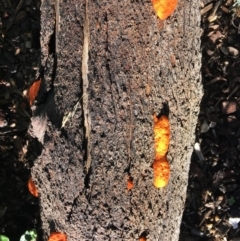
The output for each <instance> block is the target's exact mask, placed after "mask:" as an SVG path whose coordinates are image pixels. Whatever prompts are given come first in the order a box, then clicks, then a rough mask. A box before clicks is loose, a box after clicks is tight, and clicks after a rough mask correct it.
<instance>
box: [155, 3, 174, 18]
mask: <svg viewBox="0 0 240 241" xmlns="http://www.w3.org/2000/svg"><path fill="white" fill-rule="evenodd" d="M177 3H178V0H152V4H153V8H154V10H155V12H156V14H157V16H158V17H159V18H160V19H161V20H164V19H166V18H167V17H169V16H170V15H171V14H172V13H173V12H174V10H175V9H176V7H177Z"/></svg>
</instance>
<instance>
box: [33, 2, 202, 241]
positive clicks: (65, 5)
mask: <svg viewBox="0 0 240 241" xmlns="http://www.w3.org/2000/svg"><path fill="white" fill-rule="evenodd" d="M60 2H61V3H58V0H56V3H54V2H53V1H52V2H51V1H43V3H42V8H41V11H42V20H41V21H42V35H41V44H42V65H43V67H44V77H43V87H42V92H41V95H40V97H39V99H40V100H42V99H44V98H45V99H46V102H45V104H42V105H40V106H38V107H37V110H36V111H35V117H33V119H32V121H33V122H32V123H33V127H34V126H35V127H34V128H35V129H34V128H33V129H34V130H33V133H34V134H35V135H36V136H38V137H39V136H41V134H39V133H37V131H36V129H37V128H36V126H38V125H39V123H41V124H44V123H47V125H46V126H43V127H42V133H43V132H44V133H45V134H44V138H43V140H42V143H43V145H42V151H41V155H40V156H39V158H38V159H37V160H36V161H35V164H34V167H33V171H32V172H33V178H34V180H36V183H37V186H38V188H39V192H40V204H41V207H42V211H41V216H42V223H43V231H44V239H45V240H46V239H47V237H48V235H49V233H50V232H52V231H55V230H57V231H61V232H65V233H66V234H67V235H68V240H70V241H71V240H97V241H100V240H124V241H125V240H138V238H139V237H140V235H141V234H142V233H144V234H146V235H147V238H148V240H151V241H154V240H161V241H164V240H166V241H169V240H178V235H179V227H180V223H181V217H182V212H183V208H184V201H185V196H186V188H187V180H188V170H189V162H190V157H191V154H192V145H193V141H194V130H195V125H196V120H197V115H198V110H199V103H200V100H201V96H202V87H201V78H200V62H201V55H200V28H199V24H200V14H199V6H198V4H199V3H198V1H197V0H193V1H185V0H183V1H180V2H179V4H178V7H177V10H176V11H175V13H174V14H173V15H172V16H171V17H170V18H168V19H167V20H166V21H164V22H160V20H159V19H158V18H157V17H156V15H155V14H154V12H153V9H152V4H151V1H150V0H140V1H138V0H135V1H134V0H132V1H116V0H115V1H109V0H89V2H88V4H87V13H88V14H86V1H85V0H84V1H83V0H82V1H79V0H78V1H77V0H72V1H66V2H65V1H60ZM87 15H88V17H86V16H87ZM55 20H56V21H55ZM88 28H89V34H88ZM54 38H55V44H54ZM51 39H52V40H51ZM87 47H88V48H89V50H88V49H87ZM84 54H88V56H89V58H88V59H87V55H84ZM86 63H87V66H88V67H87V68H86V66H85V64H86ZM164 106H167V108H169V118H170V122H171V144H170V148H169V153H168V159H169V162H170V165H171V178H170V182H169V185H168V186H167V187H166V188H164V189H156V188H155V187H154V186H153V184H152V182H153V171H152V167H151V164H152V162H153V160H154V144H153V113H154V112H155V113H157V114H159V113H160V112H161V111H162V109H163V107H164ZM39 120H40V121H39ZM61 127H62V128H61ZM39 139H41V138H39ZM129 173H131V176H132V177H133V182H134V188H133V189H132V190H131V191H128V190H127V187H126V185H127V176H128V174H129Z"/></svg>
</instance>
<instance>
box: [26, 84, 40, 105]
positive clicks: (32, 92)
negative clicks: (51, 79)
mask: <svg viewBox="0 0 240 241" xmlns="http://www.w3.org/2000/svg"><path fill="white" fill-rule="evenodd" d="M40 85H41V80H37V81H35V82H34V83H33V84H32V85H31V86H30V88H29V89H28V93H27V98H28V101H29V104H30V105H32V104H33V101H34V100H35V99H36V97H37V95H38V91H39V88H40Z"/></svg>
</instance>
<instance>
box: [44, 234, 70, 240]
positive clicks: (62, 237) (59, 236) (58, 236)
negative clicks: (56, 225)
mask: <svg viewBox="0 0 240 241" xmlns="http://www.w3.org/2000/svg"><path fill="white" fill-rule="evenodd" d="M48 241H67V235H66V234H65V233H60V232H53V233H51V234H50V236H49V238H48Z"/></svg>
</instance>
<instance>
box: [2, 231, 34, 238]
mask: <svg viewBox="0 0 240 241" xmlns="http://www.w3.org/2000/svg"><path fill="white" fill-rule="evenodd" d="M36 240H37V231H36V230H35V229H33V230H30V231H26V232H25V233H24V234H23V235H22V236H21V238H20V241H36ZM0 241H1V240H0Z"/></svg>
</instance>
